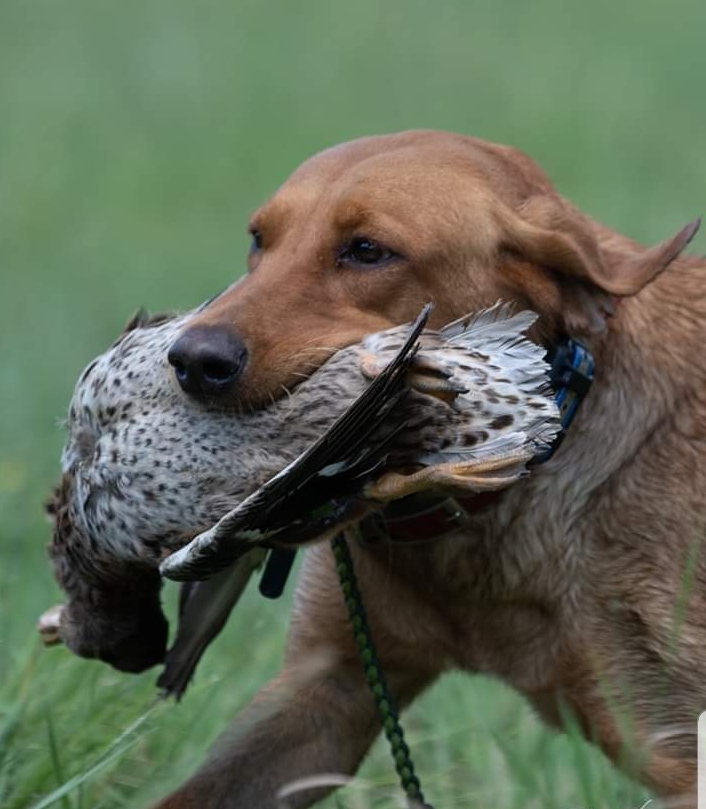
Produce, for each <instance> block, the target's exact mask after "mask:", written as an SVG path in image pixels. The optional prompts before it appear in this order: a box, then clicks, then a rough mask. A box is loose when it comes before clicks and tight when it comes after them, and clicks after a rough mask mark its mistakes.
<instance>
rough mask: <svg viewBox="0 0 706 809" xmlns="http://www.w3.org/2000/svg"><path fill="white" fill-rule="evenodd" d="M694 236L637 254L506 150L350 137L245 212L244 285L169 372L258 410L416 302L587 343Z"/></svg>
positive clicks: (185, 383) (203, 320) (204, 323)
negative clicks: (483, 311) (507, 307)
mask: <svg viewBox="0 0 706 809" xmlns="http://www.w3.org/2000/svg"><path fill="white" fill-rule="evenodd" d="M697 226H698V223H694V224H692V225H689V226H687V227H686V228H684V229H683V230H682V231H680V232H679V234H677V236H675V237H674V238H673V239H670V240H668V241H666V242H664V243H663V244H660V245H658V246H656V247H655V248H652V249H650V250H645V249H642V248H640V247H639V246H638V245H636V244H634V243H633V242H631V241H629V240H628V239H625V238H623V237H619V236H618V235H617V234H615V233H613V232H612V231H609V230H608V229H607V228H603V227H601V226H599V225H597V224H596V223H594V222H592V221H591V220H590V219H589V218H588V217H586V216H584V215H583V214H581V213H580V212H579V211H578V210H577V209H576V208H574V207H573V206H572V205H571V204H569V203H568V202H566V201H565V200H564V199H562V198H561V197H560V196H559V195H558V194H557V193H556V192H555V191H554V189H553V188H552V186H551V184H550V182H549V180H548V179H547V177H546V176H545V175H544V173H543V172H542V171H541V170H540V169H539V168H538V167H537V166H536V165H535V164H534V163H533V162H532V161H531V160H530V159H529V158H527V157H526V156H525V155H523V154H522V153H520V152H518V151H516V150H514V149H510V148H507V147H504V146H498V145H494V144H490V143H487V142H484V141H481V140H475V139H470V138H466V137H462V136H458V135H451V134H447V133H441V132H428V131H420V132H408V133H402V134H398V135H389V136H382V137H371V138H364V139H361V140H357V141H352V142H350V143H344V144H342V145H340V146H336V147H334V148H332V149H328V150H326V151H324V152H322V153H320V154H318V155H316V156H314V157H313V158H311V159H310V160H308V161H306V162H305V163H304V164H303V165H302V166H301V167H300V168H298V169H297V170H296V171H295V172H294V174H293V175H292V176H291V177H290V178H289V179H288V180H287V181H286V182H285V183H284V185H283V186H282V187H281V188H280V189H279V190H278V192H277V193H276V194H275V195H274V197H273V198H272V199H270V200H269V201H268V202H267V203H266V204H265V205H263V206H262V207H261V208H260V209H259V210H257V211H256V212H255V214H254V215H253V216H252V218H251V221H250V226H249V229H250V233H251V235H252V246H251V250H250V255H249V256H248V260H247V264H248V273H247V275H246V276H245V277H244V278H243V279H242V280H241V281H240V282H238V283H237V284H235V285H234V286H233V287H231V288H230V289H228V290H226V291H225V292H224V293H223V294H221V295H220V296H218V297H217V298H215V299H214V300H213V301H211V302H210V304H209V305H207V306H205V307H204V308H203V310H202V311H201V313H200V314H199V315H198V316H197V317H196V318H194V319H193V320H192V321H191V323H190V325H189V328H188V329H186V330H185V331H184V332H183V333H182V334H181V335H180V337H179V338H178V339H177V340H176V341H175V342H174V343H173V344H172V346H171V349H170V352H169V358H170V361H171V363H172V364H173V366H174V367H175V371H176V375H177V379H178V380H179V382H180V384H181V385H182V387H183V389H184V390H185V391H187V392H188V393H190V394H194V395H196V396H197V397H198V396H201V397H204V396H207V397H209V398H213V397H221V398H223V399H224V400H228V399H232V400H237V401H239V402H241V403H242V402H247V403H250V404H254V405H257V404H260V403H263V402H266V401H268V400H269V399H271V398H272V397H278V396H280V395H281V394H282V392H283V391H284V390H286V389H288V388H289V387H290V386H292V385H294V384H296V383H297V382H298V381H299V380H300V379H301V378H302V377H303V376H305V375H308V374H309V373H311V371H312V370H313V369H315V368H317V367H318V366H319V365H321V363H322V362H323V361H324V360H325V359H326V358H327V357H328V356H330V355H331V354H332V353H333V352H334V351H335V350H336V349H338V348H341V347H343V346H345V345H349V344H351V343H354V342H357V341H358V340H360V339H361V337H362V336H363V335H365V334H368V333H370V332H372V331H378V330H382V329H385V328H389V327H390V326H392V325H395V324H399V323H402V322H404V321H407V320H411V319H412V318H413V317H414V315H415V314H416V313H417V312H418V311H419V309H420V306H421V305H422V304H423V303H424V302H426V301H430V300H431V301H433V302H434V304H435V311H434V321H435V323H436V324H441V323H444V322H447V321H449V320H451V319H453V318H455V317H458V316H461V315H463V314H464V313H466V312H468V311H473V310H476V309H480V308H483V307H485V306H488V305H490V304H492V303H493V302H495V301H496V300H498V299H504V300H515V301H517V302H518V303H519V304H520V305H521V306H523V307H527V308H530V309H533V310H535V311H537V312H539V313H540V315H541V316H542V317H541V318H540V322H539V329H540V332H541V336H543V337H544V338H546V339H549V338H550V337H551V336H552V335H553V334H554V333H557V332H567V333H569V334H571V335H572V336H582V335H586V334H588V333H591V332H600V331H602V330H603V329H604V328H605V319H606V316H607V315H609V314H610V313H611V312H612V307H613V301H614V298H615V297H623V296H630V295H634V294H635V293H637V292H638V291H639V290H640V289H642V287H643V286H644V285H646V284H647V283H649V282H650V281H651V280H652V279H653V278H654V277H655V276H656V275H657V274H659V273H660V272H661V271H662V270H663V269H664V268H665V267H666V266H667V265H668V264H669V262H670V261H671V260H672V259H674V258H675V257H676V256H677V255H678V254H679V252H680V251H681V250H682V249H683V248H684V247H685V245H686V244H687V243H688V242H689V240H690V239H691V237H692V236H693V234H694V233H695V231H696V228H697ZM432 325H433V324H432Z"/></svg>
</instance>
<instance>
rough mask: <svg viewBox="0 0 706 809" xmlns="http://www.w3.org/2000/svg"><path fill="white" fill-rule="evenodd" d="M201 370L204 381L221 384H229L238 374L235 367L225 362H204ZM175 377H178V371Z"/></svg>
mask: <svg viewBox="0 0 706 809" xmlns="http://www.w3.org/2000/svg"><path fill="white" fill-rule="evenodd" d="M201 369H202V371H203V375H204V378H205V379H208V380H212V381H213V382H222V383H228V382H230V381H231V380H232V379H233V378H234V377H235V375H236V374H237V373H238V367H237V365H232V364H231V363H225V362H214V361H213V360H211V361H209V362H204V363H203V365H202V366H201ZM177 376H179V371H177Z"/></svg>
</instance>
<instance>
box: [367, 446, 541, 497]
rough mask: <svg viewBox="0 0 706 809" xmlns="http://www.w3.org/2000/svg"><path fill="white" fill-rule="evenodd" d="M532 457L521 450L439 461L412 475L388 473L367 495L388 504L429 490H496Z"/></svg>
mask: <svg viewBox="0 0 706 809" xmlns="http://www.w3.org/2000/svg"><path fill="white" fill-rule="evenodd" d="M531 457H532V452H531V451H530V450H528V449H519V450H516V451H514V452H510V453H507V454H505V455H502V456H499V457H495V458H490V459H485V460H471V461H464V462H454V463H443V464H436V465H434V466H428V467H425V468H424V469H421V470H420V471H418V472H413V473H411V474H409V475H404V474H401V473H399V472H387V473H386V474H384V475H382V477H380V478H378V479H377V480H376V481H374V482H373V483H370V484H368V486H366V488H365V496H366V497H369V498H370V499H372V500H379V501H381V502H384V503H386V502H390V501H391V500H399V499H400V498H402V497H407V496H409V495H410V494H417V493H418V492H421V491H425V490H427V489H437V490H439V489H440V490H444V491H453V492H455V493H458V492H471V493H476V492H487V491H496V490H497V489H504V488H505V487H506V486H510V485H511V484H512V483H515V481H516V480H517V479H518V478H519V477H520V476H521V475H522V474H523V473H524V471H525V464H526V463H527V461H529V460H530V458H531Z"/></svg>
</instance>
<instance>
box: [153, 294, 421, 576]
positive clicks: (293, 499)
mask: <svg viewBox="0 0 706 809" xmlns="http://www.w3.org/2000/svg"><path fill="white" fill-rule="evenodd" d="M430 311H431V307H430V306H429V305H427V306H425V307H424V309H423V310H422V312H421V314H420V315H419V317H418V318H417V320H416V321H415V323H414V325H413V326H412V329H411V331H410V333H409V336H408V338H407V340H406V341H405V342H404V344H403V345H402V347H401V348H400V350H399V351H398V352H397V354H396V355H395V357H394V358H393V359H392V361H391V362H390V363H389V365H388V366H387V367H386V368H385V370H384V371H383V372H382V373H381V374H379V375H378V376H377V377H376V378H375V379H374V380H373V381H372V382H371V383H370V385H369V386H368V387H367V389H366V390H365V391H364V392H363V393H362V394H361V395H360V396H359V397H358V399H356V401H355V402H354V403H353V404H352V405H351V406H350V407H349V408H348V410H347V411H346V412H345V413H344V414H343V415H342V416H341V417H340V418H338V419H337V420H336V421H335V422H334V424H333V425H332V426H331V427H330V428H329V429H328V430H327V431H326V432H325V433H324V435H322V436H321V438H319V439H318V441H316V442H315V443H314V444H313V445H312V446H311V447H310V448H309V449H308V450H306V451H305V452H303V453H302V454H301V455H300V456H299V457H298V458H297V459H296V460H295V461H293V462H292V463H291V464H289V465H288V466H287V467H286V468H285V469H283V470H282V471H281V472H279V473H278V474H277V475H275V476H274V477H273V478H271V479H270V480H269V481H268V482H267V483H266V484H265V485H264V486H262V487H261V488H260V489H258V490H257V491H256V492H255V493H254V494H252V495H251V496H250V497H248V498H246V499H245V500H244V501H243V502H242V503H240V505H238V506H237V507H236V508H235V509H233V511H231V512H230V513H228V514H227V515H226V516H225V517H223V518H222V519H221V520H220V521H219V522H218V523H217V524H216V525H215V526H213V527H212V528H211V529H209V530H208V531H205V532H204V533H203V534H200V535H199V536H197V537H196V538H195V539H193V540H192V541H191V542H190V543H189V544H188V545H186V546H185V547H184V548H181V549H180V550H178V551H177V552H176V553H173V554H172V555H171V556H168V557H167V558H166V559H165V560H164V561H163V562H162V565H161V566H160V571H161V573H162V575H164V576H166V577H167V578H170V579H175V580H177V581H191V580H195V579H196V580H199V579H205V578H208V577H209V576H213V575H214V574H215V573H217V572H219V571H221V570H223V569H224V568H226V567H228V566H230V565H232V564H233V562H235V561H236V560H237V559H238V558H239V557H240V556H241V555H242V554H243V553H245V552H246V551H247V550H248V549H249V548H252V547H254V546H256V545H259V544H263V543H269V542H271V541H272V540H273V538H275V537H278V535H280V534H283V533H284V531H285V530H286V529H287V528H288V526H290V525H292V524H293V523H297V522H299V523H302V524H304V523H306V522H309V521H313V522H314V523H315V521H316V519H317V518H318V517H320V515H318V514H317V513H316V512H317V510H318V509H321V508H324V509H326V508H327V507H328V505H329V504H330V503H331V501H332V500H333V499H334V498H336V497H339V496H346V497H347V498H350V495H351V492H353V493H355V491H356V490H359V489H361V488H362V486H363V482H364V479H366V478H367V477H368V476H369V474H371V473H372V472H373V471H374V470H375V469H376V468H377V467H378V466H379V464H380V462H381V461H382V460H383V458H384V452H385V447H386V446H387V445H388V443H389V441H390V440H391V439H392V437H393V436H394V435H395V434H396V433H397V431H398V430H399V429H401V427H402V426H403V425H399V424H397V425H396V424H394V422H388V420H387V417H388V416H389V415H390V413H391V411H392V410H394V408H395V406H396V405H397V404H398V402H400V400H401V399H402V398H403V397H404V395H405V394H406V392H407V386H406V381H405V378H406V375H407V371H408V369H409V367H410V364H411V362H412V359H413V357H414V354H415V352H416V348H417V340H418V339H419V335H420V334H421V332H422V330H423V329H424V326H425V325H426V321H427V318H428V316H429V312H430ZM349 502H350V501H349ZM328 516H330V512H326V513H325V514H324V518H326V517H328ZM307 533H308V532H307ZM311 538H312V536H311V535H310V534H308V536H307V539H309V540H310V539H311Z"/></svg>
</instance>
